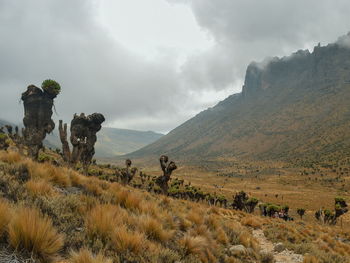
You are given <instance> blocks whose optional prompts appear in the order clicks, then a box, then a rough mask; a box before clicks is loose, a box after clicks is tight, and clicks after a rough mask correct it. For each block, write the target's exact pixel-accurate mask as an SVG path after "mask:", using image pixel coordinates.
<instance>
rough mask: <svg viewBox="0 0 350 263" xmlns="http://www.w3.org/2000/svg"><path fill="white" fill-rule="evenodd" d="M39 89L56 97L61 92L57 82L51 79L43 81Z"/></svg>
mask: <svg viewBox="0 0 350 263" xmlns="http://www.w3.org/2000/svg"><path fill="white" fill-rule="evenodd" d="M41 88H42V89H43V91H45V92H47V93H49V94H53V95H55V96H57V95H58V94H60V92H61V86H60V84H59V83H58V82H57V81H55V80H52V79H47V80H44V81H43V83H42V84H41Z"/></svg>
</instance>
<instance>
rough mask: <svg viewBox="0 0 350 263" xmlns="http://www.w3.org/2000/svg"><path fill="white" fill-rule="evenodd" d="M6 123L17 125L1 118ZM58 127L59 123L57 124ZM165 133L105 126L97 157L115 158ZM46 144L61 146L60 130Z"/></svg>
mask: <svg viewBox="0 0 350 263" xmlns="http://www.w3.org/2000/svg"><path fill="white" fill-rule="evenodd" d="M6 124H10V125H12V126H15V125H14V124H12V123H10V122H8V121H5V120H1V119H0V127H1V126H4V125H6ZM56 126H57V127H58V125H56ZM162 136H163V134H160V133H156V132H152V131H135V130H126V129H116V128H105V127H103V128H102V130H101V131H100V132H99V133H98V134H97V138H98V139H97V142H96V147H95V148H96V157H98V158H113V157H115V156H116V155H122V154H126V153H130V152H133V151H136V150H138V149H140V148H142V147H144V146H145V145H147V144H150V143H152V142H154V141H156V140H157V139H159V138H160V137H162ZM44 144H45V145H46V146H47V147H51V148H61V147H62V145H61V141H60V139H59V133H58V130H57V129H55V130H54V132H53V133H52V134H49V135H47V136H46V139H45V141H44Z"/></svg>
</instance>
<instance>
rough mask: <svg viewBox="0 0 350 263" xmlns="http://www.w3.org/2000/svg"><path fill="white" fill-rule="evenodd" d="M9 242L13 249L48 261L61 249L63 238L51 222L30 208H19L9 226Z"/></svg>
mask: <svg viewBox="0 0 350 263" xmlns="http://www.w3.org/2000/svg"><path fill="white" fill-rule="evenodd" d="M8 234H9V241H10V244H11V246H12V247H13V248H15V249H24V250H26V251H27V252H28V253H33V254H35V255H37V256H38V257H39V258H42V259H44V260H49V259H50V258H52V257H53V256H55V255H56V253H57V252H58V251H59V250H60V249H61V248H62V246H63V236H62V235H60V234H58V233H57V231H56V229H55V228H54V227H53V226H52V222H51V220H50V219H49V218H48V217H46V216H43V215H41V214H40V213H39V212H38V211H37V210H34V209H31V208H20V209H19V210H18V211H17V213H16V214H15V216H14V218H13V219H12V221H11V222H10V224H9V230H8Z"/></svg>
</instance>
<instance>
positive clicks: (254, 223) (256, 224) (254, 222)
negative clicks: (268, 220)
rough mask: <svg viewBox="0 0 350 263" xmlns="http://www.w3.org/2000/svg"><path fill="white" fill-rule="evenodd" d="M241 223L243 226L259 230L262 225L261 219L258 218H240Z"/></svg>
mask: <svg viewBox="0 0 350 263" xmlns="http://www.w3.org/2000/svg"><path fill="white" fill-rule="evenodd" d="M241 223H242V225H244V226H250V227H253V228H261V227H262V225H263V222H262V219H261V218H258V217H256V216H247V217H244V218H242V220H241Z"/></svg>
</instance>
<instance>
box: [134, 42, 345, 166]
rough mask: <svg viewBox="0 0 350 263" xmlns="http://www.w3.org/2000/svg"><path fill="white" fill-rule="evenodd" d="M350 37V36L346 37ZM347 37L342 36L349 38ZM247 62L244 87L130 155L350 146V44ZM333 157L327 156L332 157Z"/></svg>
mask: <svg viewBox="0 0 350 263" xmlns="http://www.w3.org/2000/svg"><path fill="white" fill-rule="evenodd" d="M347 37H348V38H349V39H350V36H347ZM347 37H345V39H347ZM346 44H347V42H345V44H344V41H343V42H341V39H340V40H339V41H338V42H336V43H334V44H329V45H327V46H325V47H321V46H320V45H318V46H316V47H315V48H314V50H313V52H312V53H310V52H309V51H307V50H306V51H303V50H300V51H298V52H296V53H294V54H292V55H291V56H289V57H283V58H271V59H267V60H265V61H264V62H262V63H255V62H253V63H251V64H250V65H249V66H248V68H247V72H246V76H245V83H244V86H243V89H242V93H240V94H235V95H232V96H230V97H228V98H227V99H225V100H224V101H222V102H220V103H219V104H217V105H216V106H215V107H213V108H210V109H208V110H206V111H203V112H201V113H200V114H198V115H197V116H195V117H194V118H192V119H190V120H189V121H187V122H186V123H184V124H182V125H181V126H179V127H177V128H176V129H174V130H173V131H171V132H170V133H169V134H168V135H166V136H164V137H162V138H161V139H160V140H158V141H156V142H155V143H153V144H151V145H149V146H146V147H145V148H143V149H141V150H139V151H136V152H134V153H133V154H131V155H130V156H131V157H146V156H156V155H160V154H163V153H167V154H169V155H172V156H174V157H176V158H179V159H184V160H189V159H191V158H192V159H201V160H209V159H211V158H213V157H214V158H215V157H225V156H230V157H232V156H234V157H241V158H254V159H274V160H275V159H282V160H290V159H296V158H306V159H310V158H311V159H312V158H314V159H315V158H316V159H317V158H318V159H319V158H321V157H322V158H335V155H339V156H344V151H348V150H347V149H350V45H349V48H348V47H347V46H346ZM330 156H331V157H330Z"/></svg>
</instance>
